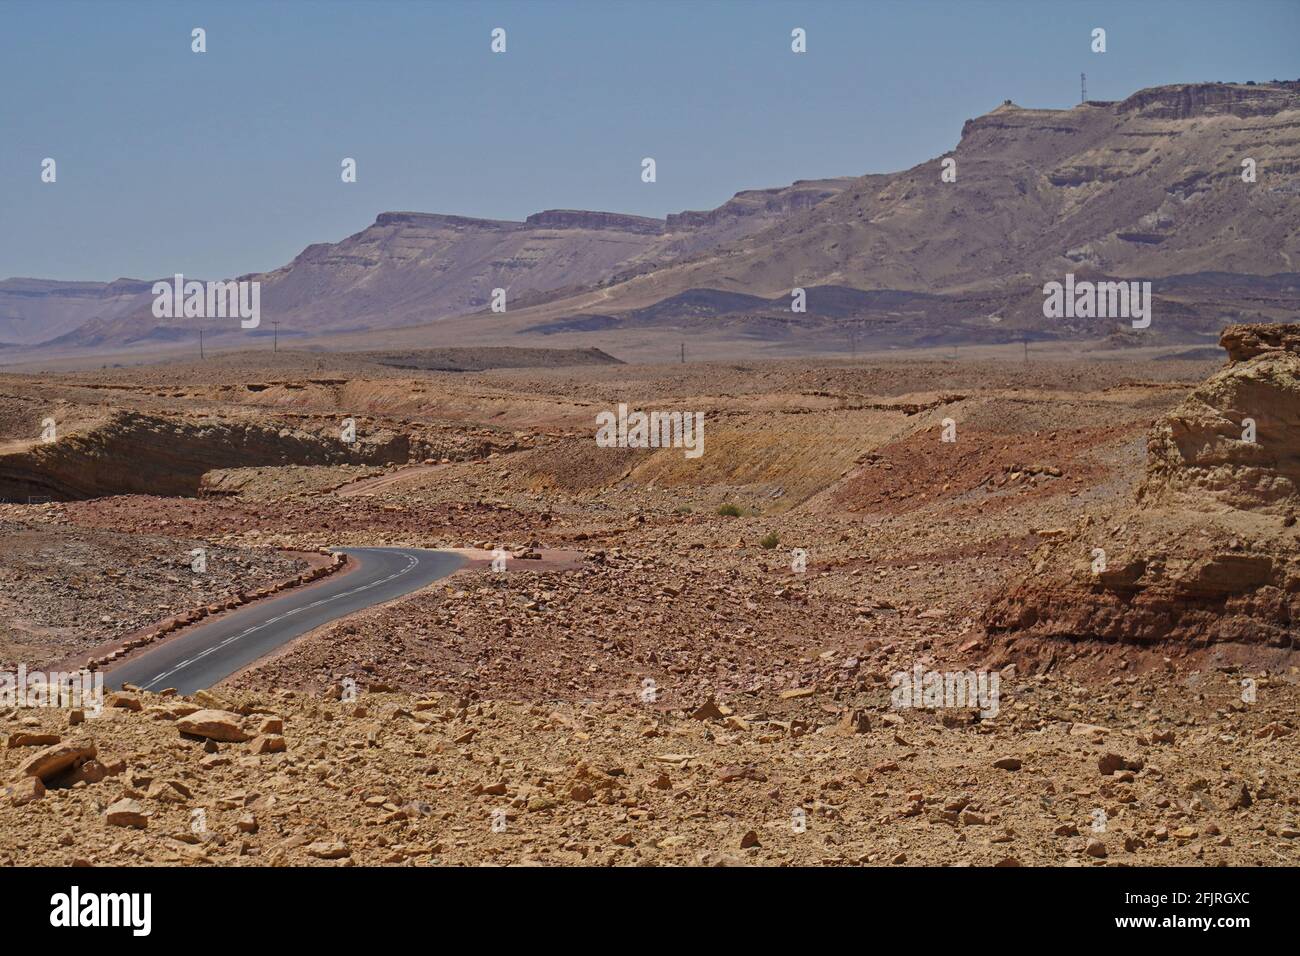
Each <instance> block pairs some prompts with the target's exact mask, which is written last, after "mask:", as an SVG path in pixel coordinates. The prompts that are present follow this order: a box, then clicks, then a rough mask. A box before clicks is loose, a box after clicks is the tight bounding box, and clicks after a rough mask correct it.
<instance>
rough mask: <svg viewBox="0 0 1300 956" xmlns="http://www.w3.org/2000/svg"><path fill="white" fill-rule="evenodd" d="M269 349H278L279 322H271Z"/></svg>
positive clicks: (276, 350)
mask: <svg viewBox="0 0 1300 956" xmlns="http://www.w3.org/2000/svg"><path fill="white" fill-rule="evenodd" d="M271 351H272V352H278V351H280V323H279V322H272V323H271Z"/></svg>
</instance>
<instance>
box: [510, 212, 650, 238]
mask: <svg viewBox="0 0 1300 956" xmlns="http://www.w3.org/2000/svg"><path fill="white" fill-rule="evenodd" d="M524 223H525V225H528V226H531V227H533V228H534V229H613V230H617V231H619V232H635V233H639V234H641V235H647V236H657V235H659V234H661V233H662V232H663V231H664V221H663V220H662V219H652V218H650V217H649V216H629V215H626V214H624V213H620V212H590V211H588V210H585V209H544V210H542V211H541V212H535V213H533V214H532V215H531V216H529V217H528V218H527V219H526V220H524Z"/></svg>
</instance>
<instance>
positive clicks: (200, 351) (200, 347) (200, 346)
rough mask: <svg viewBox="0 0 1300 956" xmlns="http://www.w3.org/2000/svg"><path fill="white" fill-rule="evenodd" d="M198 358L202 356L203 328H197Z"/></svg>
mask: <svg viewBox="0 0 1300 956" xmlns="http://www.w3.org/2000/svg"><path fill="white" fill-rule="evenodd" d="M199 358H200V359H202V358H203V330H202V329H199Z"/></svg>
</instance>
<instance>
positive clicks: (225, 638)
mask: <svg viewBox="0 0 1300 956" xmlns="http://www.w3.org/2000/svg"><path fill="white" fill-rule="evenodd" d="M337 550H339V551H342V552H343V553H344V554H346V555H347V556H348V557H349V558H350V559H351V560H352V561H355V562H356V563H357V567H356V568H354V569H352V570H350V571H347V572H346V573H342V574H337V575H333V576H331V577H328V578H324V579H323V580H322V582H321V583H319V584H317V585H314V586H309V587H305V588H301V589H294V590H291V591H288V592H285V593H284V594H282V595H281V596H280V597H276V598H271V599H269V600H266V601H259V602H257V603H256V604H250V605H248V606H247V607H242V608H240V609H239V610H237V611H233V612H231V613H230V614H227V615H226V616H225V617H222V618H219V619H217V620H214V621H211V622H210V623H207V624H201V625H199V626H198V627H195V628H192V629H191V630H189V631H186V632H185V633H184V634H182V635H181V636H180V637H175V638H172V639H171V640H169V641H166V642H164V643H162V644H160V645H159V646H158V647H156V648H153V649H151V650H148V651H145V652H144V653H142V654H138V655H136V656H134V657H132V658H131V659H129V660H126V661H123V662H122V663H120V664H117V665H114V666H113V667H111V668H110V669H109V670H108V671H107V672H105V674H104V684H105V686H106V687H109V688H113V689H117V688H120V687H121V686H122V684H123V683H130V684H135V685H137V686H139V687H143V688H145V689H147V690H154V691H157V690H162V689H163V688H164V687H175V688H176V690H177V691H178V692H179V693H182V694H191V693H193V692H194V691H196V690H202V689H203V688H205V687H211V686H212V685H213V684H215V683H217V682H218V681H220V680H222V679H223V678H225V677H229V676H230V675H231V674H233V673H235V672H236V671H238V670H240V669H242V668H244V667H247V666H248V665H249V664H251V663H252V662H253V661H255V660H257V659H258V658H259V657H264V656H265V655H267V654H269V653H270V652H271V651H274V650H275V649H276V648H278V647H280V646H281V645H282V644H285V643H286V642H288V641H290V640H292V639H293V638H295V637H297V636H298V635H300V634H305V633H307V632H308V631H310V630H311V629H312V628H316V627H320V625H322V624H325V623H326V622H328V621H332V620H334V619H336V618H340V617H343V616H344V615H346V614H351V613H352V612H354V611H359V610H361V609H362V608H367V607H370V606H371V605H372V604H382V603H384V602H385V601H391V600H393V598H396V597H401V596H402V595H403V594H408V593H410V592H411V591H416V590H419V589H420V588H422V587H425V586H426V585H428V584H431V583H432V582H434V581H436V580H438V579H439V578H442V577H446V576H447V575H449V574H451V573H452V572H453V571H455V570H456V569H457V568H459V567H460V566H461V565H463V564H464V563H465V558H463V557H461V556H460V555H458V554H452V553H450V552H447V551H426V550H424V549H422V548H339V549H337Z"/></svg>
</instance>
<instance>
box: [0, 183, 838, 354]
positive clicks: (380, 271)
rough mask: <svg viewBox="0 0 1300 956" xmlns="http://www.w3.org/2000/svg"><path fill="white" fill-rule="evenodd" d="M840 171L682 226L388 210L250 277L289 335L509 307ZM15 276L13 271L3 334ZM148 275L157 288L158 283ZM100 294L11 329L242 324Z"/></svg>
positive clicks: (215, 332)
mask: <svg viewBox="0 0 1300 956" xmlns="http://www.w3.org/2000/svg"><path fill="white" fill-rule="evenodd" d="M837 182H838V181H835V180H825V181H820V182H817V183H798V184H796V185H795V186H792V187H789V188H787V189H774V190H764V191H761V192H754V193H742V194H740V195H739V196H737V197H735V198H734V199H733V200H731V201H730V202H728V203H726V204H725V205H724V206H723V207H721V208H720V209H719V210H715V211H714V212H715V213H716V215H714V214H711V213H690V214H683V217H678V218H677V220H676V224H675V226H674V228H673V229H672V230H671V231H667V230H666V226H665V221H664V220H662V219H653V218H650V217H646V216H631V215H624V214H622V213H614V212H593V211H587V210H578V209H548V210H545V211H543V212H539V213H535V214H533V215H531V216H529V217H528V218H527V219H526V220H524V221H523V222H516V221H510V220H500V219H476V218H473V217H469V216H448V215H441V214H436V213H420V212H385V213H381V214H380V215H379V216H378V218H376V220H375V222H374V224H373V225H371V226H370V227H368V228H367V229H364V230H362V231H361V232H358V233H356V234H355V235H352V236H349V237H348V238H346V239H344V240H342V241H341V242H337V243H316V244H314V245H311V246H308V247H307V248H306V249H304V250H303V251H302V252H301V253H300V254H299V255H298V256H297V257H296V258H295V259H294V260H293V262H291V263H289V264H288V265H286V266H284V267H282V268H280V269H276V270H275V271H273V272H267V273H263V274H260V275H254V276H249V277H246V278H251V279H255V280H258V281H260V282H261V283H262V298H261V305H262V323H263V324H262V329H263V331H265V330H266V329H267V328H269V324H270V323H271V322H272V321H274V322H278V323H280V333H281V334H282V335H284V334H290V335H299V336H301V335H306V334H317V333H322V332H330V331H344V330H346V331H355V330H357V329H367V330H381V329H387V328H392V327H396V326H402V325H412V324H416V323H419V322H425V321H433V320H438V319H442V318H446V317H449V316H454V315H463V314H467V313H474V312H483V311H486V310H487V309H488V307H489V304H490V302H491V298H492V294H493V290H494V289H498V288H500V289H505V290H507V303H506V304H507V308H508V309H515V308H518V307H519V305H520V304H521V303H526V302H528V301H530V300H531V299H536V298H538V297H539V296H546V295H550V294H553V293H555V292H556V291H557V290H562V289H572V288H579V287H584V286H592V285H600V284H603V283H606V282H609V281H612V280H614V279H615V278H616V277H617V276H620V275H626V274H634V273H637V272H644V271H647V270H653V269H655V268H658V267H660V266H662V265H663V264H665V263H667V262H672V261H676V260H678V259H680V258H682V257H684V256H687V255H693V254H695V253H698V252H699V251H701V250H705V249H710V248H713V247H714V246H716V245H719V244H721V243H723V242H727V241H731V240H733V239H735V238H737V237H739V236H743V235H748V234H750V233H752V232H755V231H758V230H760V229H763V228H765V227H767V226H769V225H771V224H773V223H775V222H777V221H779V220H781V219H782V218H783V217H787V216H790V215H793V214H794V213H795V212H797V211H800V210H805V209H808V208H810V207H811V206H813V205H815V204H816V203H818V202H820V201H822V200H823V199H825V198H827V197H829V196H832V195H834V194H835V192H836V191H837V185H836V184H837ZM843 182H845V183H847V182H849V180H844V181H843ZM21 281H22V282H30V281H32V280H21ZM9 284H10V283H0V344H2V343H3V342H5V341H6V336H5V335H4V332H5V329H6V326H5V324H4V321H3V316H4V312H3V307H4V305H5V302H6V298H5V295H6V293H5V287H6V286H7V285H9ZM139 285H141V286H142V287H143V289H144V291H145V293H148V290H149V284H148V283H141V284H139ZM92 291H95V294H97V295H98V294H100V293H99V292H98V291H96V290H92ZM87 294H89V293H85V294H83V295H82V297H81V298H77V299H74V298H72V297H71V296H70V295H64V296H63V297H62V298H60V299H57V300H51V306H50V308H49V309H47V310H46V313H48V314H46V313H39V314H38V313H36V312H32V313H31V314H32V321H30V322H28V323H27V324H26V325H25V326H23V327H22V328H21V329H18V328H17V326H15V327H14V328H13V329H12V330H11V331H12V335H11V337H10V338H9V340H10V341H13V342H15V343H18V344H30V343H35V342H51V340H55V339H56V335H57V334H58V333H62V335H61V336H60V337H58V338H57V341H53V342H52V345H53V346H57V347H58V348H61V349H87V348H98V347H104V346H123V345H127V346H129V345H132V344H143V345H148V344H156V343H158V342H160V341H169V340H174V339H176V338H177V337H181V336H190V337H197V335H198V332H197V329H198V327H199V326H200V325H202V326H203V327H204V329H205V332H206V333H207V334H208V335H209V336H210V337H211V338H212V339H213V340H216V341H220V340H221V339H222V338H223V337H224V338H226V339H230V338H232V337H234V336H236V335H238V334H239V329H238V326H237V324H235V323H224V324H222V323H218V322H206V323H200V322H198V321H197V320H193V319H190V320H185V319H180V320H171V321H160V320H158V319H155V318H154V317H153V314H152V311H151V307H152V296H151V295H147V294H146V295H145V296H144V297H143V298H136V299H135V300H134V301H125V300H124V301H122V302H120V303H119V304H118V306H117V307H115V308H112V309H107V308H102V307H100V305H99V304H98V303H97V302H94V301H90V300H88V299H87V298H86V297H85V296H86V295H87ZM11 298H12V297H11ZM42 316H43V318H42ZM43 329H51V330H54V331H55V332H56V334H55V335H51V334H42V330H43ZM20 332H21V335H20V334H19V333H20Z"/></svg>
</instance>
